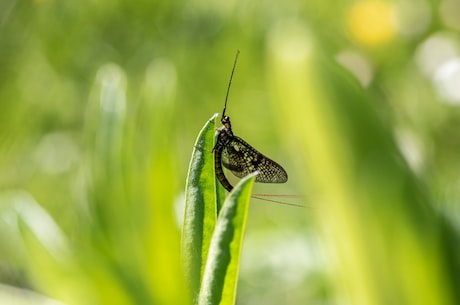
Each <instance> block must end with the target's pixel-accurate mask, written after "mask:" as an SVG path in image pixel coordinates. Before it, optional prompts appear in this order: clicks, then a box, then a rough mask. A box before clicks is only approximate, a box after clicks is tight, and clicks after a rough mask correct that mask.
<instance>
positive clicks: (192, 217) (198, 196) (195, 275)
mask: <svg viewBox="0 0 460 305" xmlns="http://www.w3.org/2000/svg"><path fill="white" fill-rule="evenodd" d="M216 117H217V114H215V115H214V116H212V117H211V118H210V119H209V120H208V121H207V123H206V124H205V126H204V127H203V129H202V130H201V131H200V133H199V135H198V138H197V140H196V142H195V147H194V149H193V152H192V159H191V161H190V166H189V172H188V175H187V183H186V197H185V214H184V224H183V228H182V257H183V262H184V271H185V277H186V280H187V282H188V284H189V289H190V292H191V294H192V297H193V299H194V300H196V298H197V296H198V293H199V289H200V282H201V276H202V274H203V270H204V262H205V261H206V257H207V255H208V249H209V243H210V240H211V236H212V232H213V231H214V226H215V223H216V218H217V210H216V179H215V174H214V159H213V154H212V153H211V149H212V148H213V147H214V133H215V118H216Z"/></svg>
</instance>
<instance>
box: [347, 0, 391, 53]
mask: <svg viewBox="0 0 460 305" xmlns="http://www.w3.org/2000/svg"><path fill="white" fill-rule="evenodd" d="M346 22H347V28H348V31H349V32H350V34H351V36H352V37H353V39H354V40H356V41H357V42H358V43H360V44H363V45H367V46H377V45H381V44H384V43H386V42H387V41H389V40H390V39H392V38H393V37H394V36H395V33H396V24H395V9H394V6H393V4H392V3H390V2H384V1H379V0H364V1H358V2H356V3H354V4H353V5H352V6H351V7H350V9H349V10H348V12H347V16H346Z"/></svg>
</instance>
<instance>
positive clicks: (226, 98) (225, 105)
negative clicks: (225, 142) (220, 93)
mask: <svg viewBox="0 0 460 305" xmlns="http://www.w3.org/2000/svg"><path fill="white" fill-rule="evenodd" d="M238 55H240V50H236V56H235V61H234V62H233V68H232V74H230V81H229V82H228V87H227V95H226V96H225V103H224V110H223V111H222V119H223V118H224V116H225V110H226V109H227V100H228V94H229V92H230V86H231V85H232V79H233V73H234V72H235V68H236V62H237V61H238ZM222 119H221V120H222Z"/></svg>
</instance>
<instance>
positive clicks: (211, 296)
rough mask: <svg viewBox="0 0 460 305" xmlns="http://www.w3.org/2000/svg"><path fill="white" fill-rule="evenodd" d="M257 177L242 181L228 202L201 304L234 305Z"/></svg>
mask: <svg viewBox="0 0 460 305" xmlns="http://www.w3.org/2000/svg"><path fill="white" fill-rule="evenodd" d="M254 176H255V174H251V175H248V176H247V177H245V178H244V179H242V180H241V181H240V182H239V183H238V184H237V186H236V187H235V189H234V190H233V191H232V192H231V193H230V195H229V196H228V198H227V200H226V201H225V203H224V205H223V207H222V210H221V212H220V214H219V218H218V220H217V224H216V228H215V230H214V234H213V236H212V240H211V245H210V248H209V255H208V259H207V261H206V268H205V272H204V275H203V281H202V285H201V290H200V295H199V304H200V305H205V304H206V305H207V304H234V303H235V294H236V284H237V280H238V269H239V261H240V254H241V248H242V243H243V234H244V229H245V225H246V218H247V214H248V206H249V200H250V198H251V191H252V185H253V183H254Z"/></svg>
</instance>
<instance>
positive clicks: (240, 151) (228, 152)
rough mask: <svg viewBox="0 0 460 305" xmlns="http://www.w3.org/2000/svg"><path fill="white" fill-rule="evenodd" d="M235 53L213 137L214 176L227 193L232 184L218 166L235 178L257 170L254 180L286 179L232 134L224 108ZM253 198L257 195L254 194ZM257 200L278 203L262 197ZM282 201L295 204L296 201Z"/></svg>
mask: <svg viewBox="0 0 460 305" xmlns="http://www.w3.org/2000/svg"><path fill="white" fill-rule="evenodd" d="M239 53H240V51H237V53H236V56H235V61H234V63H233V69H232V73H231V75H230V81H229V83H228V88H227V95H226V96H225V102H224V109H223V110H222V117H221V119H220V121H221V122H222V125H223V126H222V127H221V128H219V129H218V130H217V140H216V144H215V146H214V148H213V152H214V168H215V172H216V176H217V179H218V180H219V182H220V183H221V184H222V186H223V187H224V188H225V189H226V190H227V191H229V192H230V191H231V190H232V189H233V186H232V185H231V184H230V182H229V181H228V179H227V177H225V174H224V170H223V168H222V165H223V166H224V167H225V168H227V169H229V170H230V171H231V172H232V173H233V174H234V175H235V176H237V177H239V178H242V177H244V176H246V175H248V174H250V173H253V172H258V174H257V176H256V178H255V181H256V182H262V183H284V182H286V181H287V180H288V175H287V173H286V171H285V170H284V168H283V167H282V166H281V165H279V164H278V163H276V162H275V161H273V160H271V159H269V158H268V157H266V156H264V155H263V154H261V153H260V152H258V151H257V150H256V149H255V148H253V147H252V146H251V145H249V144H248V143H247V142H246V141H244V140H243V139H241V138H240V137H237V136H235V135H234V134H233V131H232V125H231V123H230V117H229V116H227V115H226V114H225V111H226V109H227V100H228V94H229V91H230V86H231V84H232V78H233V73H234V72H235V67H236V62H237V60H238V55H239ZM255 198H258V197H257V196H255ZM258 199H261V200H267V201H273V202H278V201H275V200H270V199H266V198H258ZM279 203H284V202H279ZM284 204H288V205H294V206H298V205H296V204H289V203H284Z"/></svg>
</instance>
